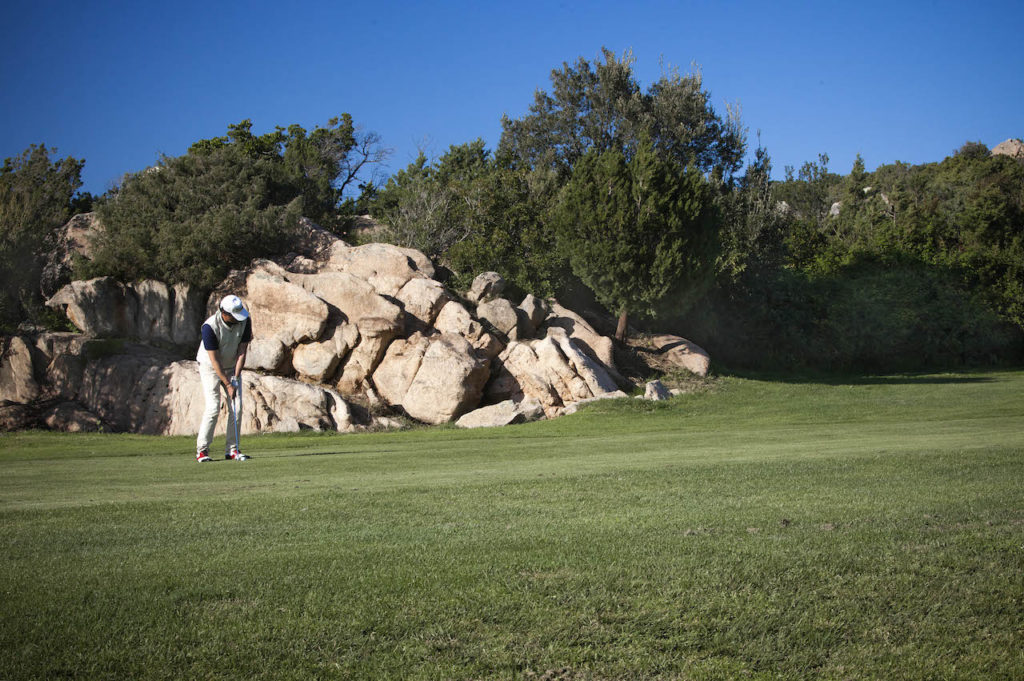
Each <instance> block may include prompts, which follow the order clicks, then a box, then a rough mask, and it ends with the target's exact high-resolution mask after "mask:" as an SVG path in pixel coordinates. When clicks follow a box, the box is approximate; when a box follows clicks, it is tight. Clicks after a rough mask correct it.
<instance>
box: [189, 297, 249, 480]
mask: <svg viewBox="0 0 1024 681" xmlns="http://www.w3.org/2000/svg"><path fill="white" fill-rule="evenodd" d="M202 334H203V340H202V342H201V343H200V344H199V352H198V353H197V354H196V361H197V362H199V380H201V381H202V384H203V396H204V397H205V398H206V409H205V411H203V421H202V423H200V424H199V436H198V437H197V438H196V461H198V462H199V463H205V462H207V461H211V459H210V442H212V441H213V431H214V429H215V428H216V427H217V417H218V416H220V391H221V390H223V391H224V392H225V393H227V396H228V400H231V402H230V404H232V405H234V404H235V402H234V399H235V396H236V395H238V394H239V392H238V391H239V390H241V385H242V383H241V376H242V367H243V366H244V365H245V353H246V350H248V349H249V341H251V340H252V320H250V319H249V311H248V310H247V309H245V305H244V304H243V303H242V299H241V298H239V297H238V296H234V295H231V296H225V297H224V299H223V300H221V301H220V307H219V309H218V310H217V312H216V313H215V314H214V315H213V316H211V317H210V318H209V319H207V320H206V321H205V322H203V330H202ZM237 428H238V424H237V423H236V414H235V408H229V409H228V427H227V436H226V438H225V440H226V441H225V443H224V458H225V459H229V460H232V459H233V460H235V461H245V460H246V459H248V458H249V457H247V456H246V455H244V454H242V452H240V451H239V450H238V429H237Z"/></svg>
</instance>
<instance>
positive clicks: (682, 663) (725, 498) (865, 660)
mask: <svg viewBox="0 0 1024 681" xmlns="http://www.w3.org/2000/svg"><path fill="white" fill-rule="evenodd" d="M219 444H220V441H217V442H216V443H215V445H216V446H219ZM243 445H244V448H245V449H246V450H247V452H248V453H251V454H252V455H253V456H254V459H253V460H252V461H249V462H243V463H236V462H226V461H217V462H215V463H212V464H203V465H200V464H196V463H195V462H194V460H193V457H192V453H191V450H192V448H193V441H192V440H191V439H189V438H155V437H141V436H128V435H65V434H51V433H27V434H7V435H3V436H0V542H2V544H0V548H2V556H3V558H2V561H0V593H2V598H0V600H2V605H0V613H2V614H0V678H2V679H27V678H38V679H54V678H83V679H86V678H87V679H129V678H131V679H181V678H192V679H207V678H209V679H214V678H250V679H310V678H321V679H334V678H336V679H387V678H391V679H492V678H495V679H542V678H544V679H563V680H570V679H571V680H578V679H654V678H660V679H732V678H753V679H776V678H778V679H801V678H806V679H819V678H824V679H895V678H899V679H937V678H942V679H954V678H964V679H1018V678H1024V652H1022V650H1024V572H1022V570H1024V458H1022V455H1024V373H1019V372H1005V373H983V374H951V375H935V376H907V377H882V378H871V379H861V380H856V381H853V382H851V383H846V384H842V383H838V382H834V383H829V384H826V383H820V382H775V381H759V380H749V379H742V378H734V377H727V378H723V379H721V380H719V381H717V382H716V383H715V385H714V387H713V389H712V390H710V391H709V392H703V393H699V394H692V395H685V396H681V397H678V398H675V399H673V400H671V401H670V402H667V403H661V404H651V403H643V402H638V401H635V400H624V401H617V402H609V403H602V404H599V405H595V406H592V407H590V408H588V409H586V410H584V411H582V412H581V413H579V414H577V415H574V416H571V417H565V418H562V419H558V420H555V421H549V422H541V423H535V424H528V425H522V426H512V427H507V428H502V429H496V430H476V431H460V430H455V429H450V428H441V429H423V430H414V431H407V432H401V433H387V434H366V435H342V436H338V435H321V434H298V435H289V436H279V435H274V436H259V437H256V436H254V437H249V438H245V439H244V441H243Z"/></svg>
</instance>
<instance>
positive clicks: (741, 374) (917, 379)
mask: <svg viewBox="0 0 1024 681" xmlns="http://www.w3.org/2000/svg"><path fill="white" fill-rule="evenodd" d="M1004 370H1007V371H1012V370H1018V371H1019V370H1020V368H1019V367H1018V368H1016V369H1010V368H1006V369H1004ZM715 373H716V374H718V375H719V376H731V377H735V378H745V379H750V380H754V381H768V382H772V383H794V384H819V385H946V384H955V383H992V382H994V381H996V380H998V378H997V377H995V376H992V375H991V374H990V373H988V372H984V371H980V370H979V371H977V372H975V371H971V370H964V371H957V372H950V373H939V372H920V373H905V374H885V375H870V374H844V373H826V372H789V373H785V372H771V371H743V370H730V369H719V370H717V371H716V372H715Z"/></svg>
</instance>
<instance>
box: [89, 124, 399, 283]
mask: <svg viewBox="0 0 1024 681" xmlns="http://www.w3.org/2000/svg"><path fill="white" fill-rule="evenodd" d="M376 139H377V138H376V137H375V136H374V135H363V134H361V133H359V132H358V131H357V130H356V129H355V127H354V126H353V124H352V119H351V117H350V116H349V115H348V114H344V115H342V116H341V117H339V118H334V119H331V120H330V121H329V122H328V126H327V127H317V128H315V129H314V130H313V131H312V132H307V131H306V130H305V129H304V128H302V127H301V126H299V125H291V126H289V127H288V128H287V129H285V128H281V127H278V128H276V129H275V130H274V131H273V132H270V133H267V134H264V135H254V134H253V133H252V122H251V121H249V120H244V121H242V122H240V123H237V124H235V125H231V126H229V128H228V134H227V135H226V136H223V137H215V138H212V139H206V140H200V141H198V142H196V143H195V144H193V145H192V146H191V147H190V148H189V150H188V153H186V154H184V155H183V156H178V157H164V158H162V159H161V161H160V163H159V164H158V165H157V166H155V167H153V168H150V169H148V170H145V171H142V172H140V173H136V174H134V175H131V176H129V177H128V178H126V180H125V181H124V183H123V184H122V186H121V187H120V188H119V189H118V190H117V191H116V193H114V194H113V195H112V196H110V197H108V198H107V199H106V200H105V201H103V202H102V203H101V205H100V208H99V213H100V219H101V222H102V224H103V225H104V228H105V229H104V232H103V234H102V235H101V237H100V240H99V243H98V244H97V246H98V247H97V250H96V253H95V257H94V259H93V262H92V263H91V264H90V265H89V267H88V269H87V270H86V272H84V274H89V275H96V274H110V275H115V276H117V277H119V278H121V279H124V280H132V279H139V278H145V277H151V278H156V279H162V280H165V281H169V282H190V283H193V284H198V285H200V286H203V287H212V286H213V285H215V284H216V283H217V281H219V279H220V278H222V277H223V276H224V274H225V273H226V272H227V270H228V269H229V268H231V267H238V266H242V265H244V264H247V263H248V262H249V261H250V260H251V259H252V258H253V257H257V256H260V255H265V254H267V253H273V252H275V251H276V250H279V249H281V248H283V247H285V245H286V244H287V240H288V239H289V238H290V235H291V233H292V230H293V228H294V226H295V224H296V223H297V221H298V219H299V218H300V217H303V216H305V217H308V218H310V219H312V220H314V221H315V222H317V223H318V224H320V225H322V226H325V227H328V228H335V229H337V228H339V227H340V226H341V225H342V218H343V212H342V211H341V210H340V209H341V208H342V201H343V196H344V194H345V192H346V190H347V189H348V188H349V187H350V186H351V184H352V183H353V182H356V181H357V180H358V179H359V178H360V173H361V172H362V171H363V170H364V169H366V168H367V166H368V165H372V164H374V163H376V162H378V161H379V160H380V159H381V155H382V154H383V153H384V151H383V150H382V149H381V148H380V147H379V146H375V145H376V144H377V143H376Z"/></svg>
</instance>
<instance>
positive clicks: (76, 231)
mask: <svg viewBox="0 0 1024 681" xmlns="http://www.w3.org/2000/svg"><path fill="white" fill-rule="evenodd" d="M102 231H103V226H102V225H101V224H100V221H99V218H98V217H97V215H96V213H80V214H78V215H76V216H74V217H73V218H71V219H70V220H68V222H67V223H66V224H65V225H64V226H63V227H61V228H60V229H59V230H58V231H57V238H56V243H55V244H54V247H53V249H52V250H51V251H50V253H49V254H48V256H47V258H46V262H45V264H44V265H43V271H42V277H41V278H40V284H39V289H40V291H41V292H42V294H43V297H44V298H49V297H51V296H52V295H53V294H55V293H56V292H57V291H59V290H60V289H61V287H63V286H65V285H66V284H69V283H71V270H72V267H73V266H74V263H75V258H76V257H82V258H85V259H87V260H90V259H92V254H93V239H95V238H96V237H97V235H99V234H100V233H101V232H102Z"/></svg>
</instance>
